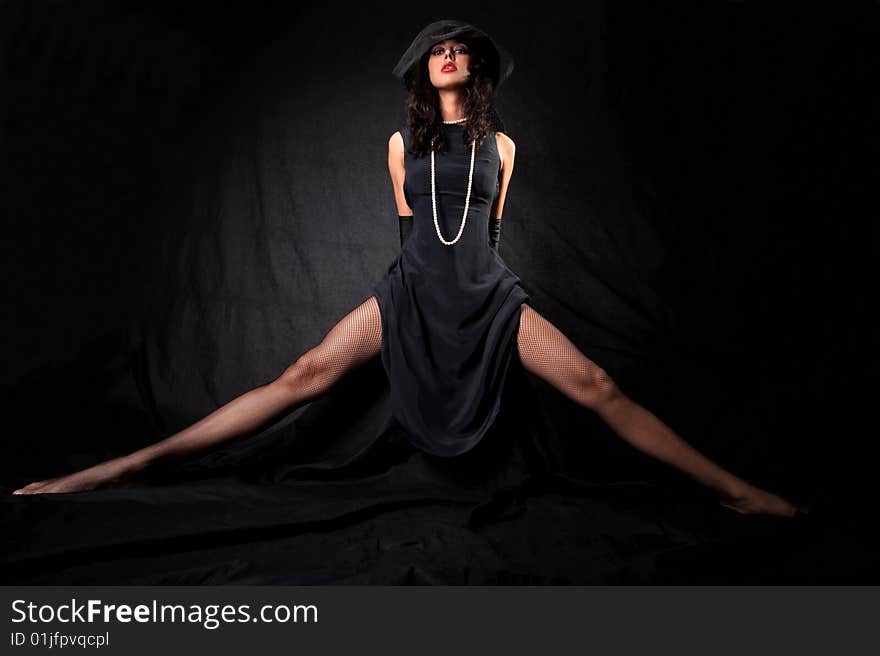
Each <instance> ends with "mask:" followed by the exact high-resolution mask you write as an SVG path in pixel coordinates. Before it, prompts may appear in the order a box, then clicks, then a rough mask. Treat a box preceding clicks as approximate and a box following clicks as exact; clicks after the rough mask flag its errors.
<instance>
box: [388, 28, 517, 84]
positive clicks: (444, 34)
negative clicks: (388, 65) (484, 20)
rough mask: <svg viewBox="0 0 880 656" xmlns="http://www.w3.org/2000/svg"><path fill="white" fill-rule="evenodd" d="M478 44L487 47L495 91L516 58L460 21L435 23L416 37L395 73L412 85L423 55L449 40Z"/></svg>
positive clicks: (486, 51)
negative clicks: (468, 40) (416, 68)
mask: <svg viewBox="0 0 880 656" xmlns="http://www.w3.org/2000/svg"><path fill="white" fill-rule="evenodd" d="M458 37H462V38H464V39H470V40H478V41H480V42H481V44H482V45H483V46H484V47H483V50H484V51H485V54H486V59H487V60H488V69H489V70H488V73H489V77H491V78H492V82H493V83H494V86H495V89H496V90H497V89H498V87H499V86H501V83H502V82H504V80H506V79H507V78H508V77H509V76H510V74H511V73H513V58H512V57H511V56H510V54H509V53H508V52H507V51H506V50H504V48H502V47H501V46H499V45H498V44H497V43H496V42H495V40H494V39H492V37H490V36H489V35H488V34H487V33H486V32H484V31H483V30H481V29H480V28H478V27H474V26H473V25H471V24H470V23H465V22H464V21H460V20H453V19H446V20H439V21H435V22H433V23H431V24H430V25H428V26H427V27H425V28H424V29H423V30H422V31H421V32H419V33H418V35H416V38H415V39H413V42H412V43H411V44H410V46H409V48H407V49H406V52H404V53H403V56H402V57H401V58H400V61H399V62H397V66H395V67H394V69H393V70H392V71H391V72H392V73H393V74H394V75H395V76H396V77H398V78H400V79H402V80H403V81H404V83H405V84H408V83H409V80H410V79H411V77H412V76H411V75H407V73H409V72H410V71H411V70H412V69H413V68H414V67H416V66H418V65H419V60H420V59H421V57H422V55H424V54H425V53H426V52H428V49H429V48H430V47H431V46H432V45H434V44H435V43H437V42H438V41H443V40H445V39H455V38H458Z"/></svg>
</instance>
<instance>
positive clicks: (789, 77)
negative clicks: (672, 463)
mask: <svg viewBox="0 0 880 656" xmlns="http://www.w3.org/2000/svg"><path fill="white" fill-rule="evenodd" d="M309 5H310V6H305V7H295V5H294V3H287V2H263V3H247V2H243V1H240V2H225V3H209V2H205V1H201V0H199V1H196V2H186V3H178V2H171V1H152V2H138V1H135V0H125V1H122V2H120V1H114V2H110V1H106V2H103V1H92V2H72V1H71V2H65V1H53V2H48V1H43V2H23V1H20V2H5V3H2V4H0V12H2V13H0V39H2V43H0V46H2V49H0V75H2V78H0V88H2V95H0V112H2V113H0V120H2V124H0V125H2V132H0V152H2V155H0V166H2V178H0V180H2V182H0V189H2V207H3V212H4V214H5V227H4V240H3V258H2V264H0V266H2V278H3V280H4V283H5V284H4V299H3V301H4V302H3V308H4V322H3V338H4V346H5V348H4V353H5V360H6V366H5V367H4V368H3V370H2V372H0V376H2V378H0V385H2V391H3V395H2V398H3V405H4V407H3V415H2V416H3V426H4V437H3V440H2V463H3V466H2V480H0V487H2V491H3V492H4V493H6V494H4V495H3V497H2V501H0V511H2V521H3V538H2V555H0V571H2V576H3V581H4V582H7V583H35V584H55V583H60V584H67V583H72V584H85V583H106V584H135V583H138V584H144V583H161V584H166V583H167V584H172V583H174V584H181V583H185V584H190V583H192V584H203V583H214V584H225V583H246V584H257V583H259V584H262V583H294V584H306V583H308V584H331V583H371V584H372V583H440V584H447V583H456V584H458V583H531V584H544V583H563V584H564V583H643V582H650V583H657V582H672V583H681V582H727V583H755V582H811V581H812V582H867V581H875V582H876V581H877V579H878V576H877V574H878V566H877V560H876V557H875V555H874V554H875V553H876V549H877V544H876V542H875V541H874V540H873V539H872V537H871V536H870V534H869V533H868V532H867V525H868V524H870V519H871V518H872V517H873V512H872V511H871V508H872V507H873V506H871V505H870V504H869V503H868V502H867V501H866V499H867V497H866V493H867V491H868V489H869V487H870V481H871V478H870V470H871V464H870V461H869V460H868V458H866V454H867V445H868V444H869V443H870V441H871V440H870V439H869V438H868V437H866V436H867V435H870V431H865V430H863V429H860V428H859V425H858V421H857V412H856V410H857V404H856V402H855V399H856V398H858V390H859V389H860V384H859V383H860V380H861V377H862V373H863V372H864V371H865V370H867V368H868V367H867V364H868V363H869V355H868V353H867V351H868V349H867V347H866V344H867V343H868V340H867V339H866V336H865V335H864V334H861V333H860V332H859V328H861V327H863V325H864V322H865V320H866V316H865V314H866V311H867V292H865V291H863V290H861V289H860V288H858V287H857V286H856V282H857V281H858V280H860V279H861V278H860V276H861V269H860V267H862V266H863V265H864V263H866V262H867V261H868V258H866V257H864V256H862V255H861V253H862V252H863V251H861V249H860V246H862V245H863V244H864V243H867V242H866V241H864V240H863V237H862V235H861V234H860V233H859V231H858V230H857V229H856V227H857V225H858V224H857V219H858V218H859V216H858V215H857V214H856V213H852V214H851V213H850V211H849V210H848V209H847V207H846V205H845V201H846V200H848V199H850V198H851V197H852V196H853V195H854V192H855V191H856V190H857V188H860V184H861V183H860V182H858V180H859V172H860V170H859V168H858V167H857V165H856V163H855V161H856V160H855V158H854V157H851V154H852V153H853V152H854V151H855V150H857V149H858V147H857V144H858V143H860V142H861V141H862V140H863V135H864V134H865V133H867V132H868V129H869V117H870V107H871V105H870V103H868V104H866V103H864V102H863V99H862V98H861V96H860V94H859V93H858V91H859V90H863V89H866V88H868V87H869V86H871V85H873V84H874V83H875V81H876V80H875V77H876V76H870V73H872V72H875V71H876V63H877V55H876V52H872V51H871V50H869V48H868V41H869V37H870V36H871V35H872V34H873V33H874V30H875V27H874V25H875V23H874V22H873V21H874V20H875V19H876V12H877V8H876V6H875V7H871V8H863V9H862V10H861V11H862V14H859V13H858V12H855V11H850V12H849V13H847V14H845V15H844V14H843V13H839V14H838V13H830V10H825V11H823V12H822V13H820V12H819V11H818V10H815V9H810V8H808V7H806V6H803V5H799V6H797V8H796V9H789V10H786V11H791V12H794V13H783V12H782V11H781V10H776V9H772V8H770V7H767V6H766V5H765V4H764V3H758V2H727V3H724V2H719V3H703V4H702V5H701V6H700V7H694V6H688V7H685V6H683V5H680V4H678V3H676V5H675V6H666V7H661V6H658V5H656V3H646V2H623V3H620V2H613V3H612V2H607V3H605V2H585V3H578V5H577V7H576V8H575V7H568V6H565V5H554V4H552V3H541V5H540V7H539V8H537V7H535V6H534V5H532V6H530V7H529V8H528V9H523V8H519V7H517V6H515V5H507V4H504V5H501V4H499V5H497V6H491V5H490V4H480V5H479V6H475V5H471V4H464V3H462V4H458V3H453V4H449V3H444V5H443V7H442V11H441V10H440V9H437V8H435V7H431V6H430V5H421V6H409V5H406V4H401V3H383V4H381V5H375V6H369V7H367V6H364V7H362V8H361V9H360V10H358V13H351V12H352V10H351V9H348V8H343V7H342V6H341V5H340V6H336V5H334V4H333V3H326V2H325V3H309ZM438 11H439V12H440V13H437V12H438ZM441 17H458V18H463V19H465V20H469V21H471V22H473V23H474V24H476V25H479V26H483V27H485V28H486V29H487V30H489V31H490V32H491V33H492V34H493V36H495V37H496V38H497V39H498V40H499V42H501V43H502V44H504V45H505V46H506V47H507V48H508V49H509V50H510V51H511V52H512V54H513V56H514V58H515V60H516V70H515V72H514V74H513V76H512V77H511V78H510V79H509V80H508V81H507V82H506V83H505V85H504V86H503V87H502V88H501V90H500V92H499V94H498V97H497V105H498V108H499V111H500V113H501V115H502V117H503V119H504V121H505V123H506V131H507V133H508V134H509V135H510V136H511V137H512V138H513V139H514V141H515V142H516V144H517V163H516V171H515V174H514V177H513V181H512V183H511V188H510V193H509V196H508V200H507V204H506V208H505V212H504V215H505V223H504V226H505V227H504V231H503V236H502V247H501V254H502V256H503V257H504V259H505V261H506V262H507V263H508V265H509V266H510V267H511V268H512V269H513V270H514V271H516V272H517V273H518V274H519V275H520V277H521V278H522V279H523V283H524V286H525V287H526V289H527V291H528V292H529V293H530V295H531V296H532V300H533V303H532V304H533V306H534V307H535V309H537V310H538V311H539V312H541V313H542V314H543V315H544V316H545V317H547V318H548V319H549V320H551V321H552V322H553V323H554V324H556V325H557V326H558V327H559V328H560V329H561V330H562V331H563V332H564V333H565V334H566V335H568V336H569V338H570V339H571V340H572V341H573V342H574V343H575V344H576V345H577V346H578V347H579V348H581V350H582V351H583V352H584V353H585V354H586V355H587V356H588V357H590V358H591V359H593V360H595V361H596V362H597V363H599V364H600V365H601V366H603V367H604V368H605V369H606V370H608V371H609V372H610V373H611V375H612V376H613V377H614V378H615V379H616V381H617V382H618V384H619V385H620V386H621V387H622V388H623V389H624V390H625V391H626V392H627V393H628V394H629V395H630V396H632V397H633V398H634V399H636V400H637V401H639V402H641V403H643V404H644V405H645V406H646V407H647V408H648V409H650V410H651V411H652V412H654V413H655V414H657V415H658V416H659V417H660V418H661V419H663V420H664V421H665V422H666V423H668V424H669V425H670V426H672V427H673V428H674V429H675V430H676V431H678V432H679V434H680V435H682V437H684V438H685V439H686V440H688V441H689V442H690V443H692V444H694V445H695V446H696V447H697V448H699V449H701V450H702V451H703V452H704V453H706V454H707V455H709V456H710V457H712V458H714V459H716V460H717V461H718V462H720V463H721V464H722V465H724V466H725V467H728V468H729V469H731V470H732V471H734V472H735V473H737V474H738V475H740V476H742V477H744V478H746V479H747V480H750V481H752V482H754V483H755V484H758V485H761V486H763V487H766V488H768V489H771V490H773V491H775V492H778V493H780V494H783V495H785V496H788V497H790V498H791V499H793V500H796V501H797V502H805V503H812V504H813V505H814V513H813V515H812V517H811V518H810V519H806V520H802V519H796V520H787V519H780V518H770V517H743V516H740V515H737V514H736V513H733V512H732V511H730V510H727V509H725V508H723V507H721V506H720V505H718V504H717V501H716V499H715V497H714V496H713V495H712V494H711V493H709V492H708V491H707V490H704V489H702V488H701V487H699V486H698V485H697V484H696V483H693V482H692V481H690V479H688V478H686V477H685V476H684V475H682V474H680V473H678V472H677V471H674V470H672V469H671V468H669V467H667V466H666V465H664V464H662V463H660V462H657V461H654V460H652V459H650V458H648V457H647V456H645V455H643V454H641V453H640V452H638V451H636V450H634V449H633V448H631V447H630V446H629V445H627V444H626V443H625V442H623V441H622V440H620V439H619V438H617V437H616V436H615V435H614V434H613V433H612V432H611V431H610V429H609V428H608V427H606V426H605V425H604V424H603V423H602V422H601V421H600V420H599V419H598V418H597V417H596V416H595V415H594V414H593V413H591V412H590V411H588V410H586V409H585V408H583V407H580V406H578V405H576V404H575V403H573V402H571V401H570V400H568V399H567V398H565V397H563V396H562V395H561V394H559V393H558V392H556V391H555V390H554V389H553V388H551V387H549V386H548V385H546V384H544V383H543V382H542V381H540V380H538V379H536V378H534V377H532V376H531V375H530V374H528V373H527V372H525V371H524V370H522V369H521V367H520V366H519V365H518V363H517V364H516V365H515V367H514V371H513V373H512V377H511V383H510V385H509V386H508V388H507V390H506V392H505V400H504V406H503V410H502V414H501V416H500V418H499V420H498V423H497V424H496V426H495V427H494V428H493V430H492V432H491V433H490V435H489V436H488V437H487V438H486V440H485V441H484V442H483V443H481V444H480V445H479V446H478V447H477V448H476V449H475V450H474V451H472V452H469V453H467V454H465V455H463V456H460V457H458V458H453V459H443V458H436V457H431V456H428V455H426V454H423V453H421V452H418V451H416V450H414V449H413V448H412V447H411V446H409V444H408V443H407V441H406V439H405V436H404V435H403V434H402V433H401V430H400V428H399V427H398V426H397V425H396V424H395V422H394V421H393V420H392V419H391V418H390V415H389V411H388V394H389V388H388V381H387V379H386V378H385V374H384V371H383V370H382V367H381V363H380V362H379V360H378V358H376V359H374V360H373V361H372V362H370V363H369V364H367V365H366V366H364V367H362V368H361V369H359V370H357V371H355V372H352V373H351V374H350V375H349V376H347V377H346V378H345V379H344V380H343V381H342V382H340V383H339V384H338V385H337V386H336V387H335V388H334V389H333V390H331V392H329V393H328V394H327V395H325V396H324V397H321V398H320V399H317V400H315V401H313V402H312V403H310V404H307V405H304V406H301V407H299V408H296V409H294V410H293V411H291V412H290V413H288V414H287V415H286V416H285V417H281V418H279V419H278V420H277V421H275V422H273V423H272V424H270V425H267V426H265V427H264V428H263V429H262V430H260V431H259V432H256V433H254V434H252V435H249V436H244V437H242V438H241V439H237V440H234V441H231V442H227V443H224V444H222V445H220V446H218V447H217V448H215V449H212V450H210V451H209V452H203V453H199V454H194V455H192V456H190V457H187V458H179V459H177V460H176V461H174V462H164V463H160V464H157V465H156V466H155V467H152V468H150V469H148V470H146V471H145V472H144V473H143V474H142V475H140V476H139V477H137V478H135V479H133V480H132V481H130V482H129V483H128V484H127V485H121V486H118V487H114V488H108V489H101V490H96V491H92V492H88V493H76V494H65V495H37V496H27V497H23V496H13V495H10V494H8V492H11V491H12V490H13V489H15V488H17V487H19V486H21V485H23V484H25V483H27V482H29V481H32V480H38V479H42V478H46V477H49V476H56V475H59V474H64V473H69V472H71V471H74V470H77V469H81V468H83V467H86V466H88V465H91V464H94V463H96V462H99V461H101V460H104V459H107V458H111V457H114V456H118V455H122V454H125V453H129V452H131V451H133V450H135V449H137V448H140V447H142V446H144V445H147V444H150V443H152V442H154V441H156V440H158V439H161V438H163V437H166V436H168V435H170V434H172V433H173V432H175V431H177V430H180V429H181V428H183V427H185V426H187V425H188V424H190V423H192V422H194V421H196V420H197V419H199V418H200V417H202V416H204V415H206V414H207V413H209V412H211V411H212V410H214V409H215V408H217V407H218V406H220V405H222V404H223V403H225V402H227V401H229V400H231V399H232V398H234V397H235V396H237V395H239V394H242V393H244V392H245V391H247V390H249V389H251V388H253V387H255V386H257V385H260V384H263V383H267V382H269V381H271V380H272V379H274V378H275V377H276V376H278V375H279V374H280V373H281V372H282V371H283V370H284V368H285V367H287V366H288V365H289V364H290V363H291V362H293V361H294V360H295V359H296V357H298V356H299V355H300V354H301V353H302V352H304V351H305V350H306V349H307V348H309V347H311V346H312V345H314V344H316V343H317V342H318V341H319V340H320V339H321V337H322V336H323V335H324V334H325V333H326V331H328V330H329V329H330V327H331V326H332V325H333V324H334V323H335V322H336V321H338V320H339V319H340V318H342V316H344V315H345V314H346V313H347V312H349V311H350V310H351V309H352V308H353V307H355V306H356V305H357V304H358V303H360V302H362V301H363V300H365V298H366V297H367V293H368V289H369V288H370V285H371V283H372V282H373V281H374V280H375V279H376V278H377V277H378V276H380V275H382V273H383V272H384V269H385V267H386V266H387V264H388V263H389V262H390V261H391V259H392V258H393V257H394V256H395V254H396V253H397V249H398V237H397V223H396V208H395V206H394V200H393V194H392V193H391V184H390V179H389V177H388V171H387V165H386V153H387V141H388V137H389V136H390V135H391V133H393V132H394V131H395V130H396V129H398V128H399V127H400V126H401V125H402V121H403V119H404V112H403V109H404V105H403V101H404V93H403V89H402V88H401V86H400V85H399V83H398V81H397V80H395V79H394V78H392V76H391V75H390V70H391V68H392V66H393V65H394V63H395V62H396V60H397V57H398V56H399V55H400V53H401V52H402V51H403V50H404V49H405V48H406V46H407V45H408V44H409V42H410V40H411V39H412V37H413V35H414V34H415V33H416V32H417V31H418V30H419V29H420V28H421V27H422V26H423V25H424V24H426V23H428V22H430V21H432V20H436V19H438V18H441Z"/></svg>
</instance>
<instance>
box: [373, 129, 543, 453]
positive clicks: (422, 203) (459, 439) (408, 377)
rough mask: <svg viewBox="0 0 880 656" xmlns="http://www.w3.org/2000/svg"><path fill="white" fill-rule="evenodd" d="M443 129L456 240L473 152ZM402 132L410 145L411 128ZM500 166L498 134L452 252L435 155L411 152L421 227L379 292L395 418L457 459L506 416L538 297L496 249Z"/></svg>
mask: <svg viewBox="0 0 880 656" xmlns="http://www.w3.org/2000/svg"><path fill="white" fill-rule="evenodd" d="M444 129H445V130H446V137H447V141H448V142H449V150H448V151H447V152H435V154H434V157H435V188H436V199H437V222H438V223H439V225H440V233H441V234H442V235H443V238H444V239H445V240H447V241H450V240H452V239H454V238H455V236H456V235H457V234H458V229H459V226H460V225H461V220H462V214H463V212H464V205H465V198H466V196H467V186H468V172H469V170H470V155H471V148H470V145H466V144H465V143H464V142H463V133H464V127H463V126H461V125H459V124H449V125H445V124H444ZM400 133H401V135H402V136H403V140H404V146H405V148H408V147H409V143H410V135H409V131H408V129H407V128H403V129H401V130H400ZM499 165H500V158H499V154H498V147H497V144H496V142H495V132H494V131H490V132H489V133H488V134H487V136H486V138H485V139H484V140H483V142H482V143H479V144H478V145H477V151H476V154H475V157H474V172H473V179H472V184H471V196H470V203H469V205H468V207H469V209H468V214H467V222H466V223H465V226H464V230H463V231H462V235H461V238H460V239H459V240H458V241H457V242H456V243H455V244H453V245H452V246H447V245H445V244H443V243H442V242H441V241H440V239H439V238H438V237H437V232H436V229H435V226H434V216H433V210H432V204H431V158H430V155H427V156H425V157H418V158H416V157H412V156H411V155H410V154H409V153H405V155H404V167H405V170H406V178H405V181H404V187H403V192H404V195H405V197H406V201H407V204H408V205H409V207H410V208H412V210H413V229H412V232H411V234H410V235H409V237H408V238H407V240H406V242H405V243H404V245H403V248H402V249H401V251H400V254H399V255H398V256H397V257H396V258H394V260H393V261H392V262H391V264H390V265H389V266H388V269H387V271H386V272H385V274H384V276H383V277H382V278H381V279H380V280H379V281H378V282H376V283H375V284H374V285H373V287H372V290H371V291H372V294H373V295H375V296H376V300H377V302H378V305H379V308H380V311H381V314H382V353H381V360H382V365H383V367H384V368H385V372H386V374H387V375H388V379H389V382H390V386H391V413H392V415H393V416H394V418H395V419H396V420H397V422H398V423H399V424H400V425H401V427H402V428H403V429H404V431H405V433H406V436H407V438H408V440H409V441H410V442H411V443H412V444H413V445H414V446H416V447H417V448H420V449H422V450H424V451H426V452H428V453H430V454H433V455H439V456H455V455H459V454H461V453H464V452H465V451H468V450H469V449H471V448H472V447H474V446H475V445H476V444H477V443H478V442H479V441H480V439H481V438H482V437H483V435H484V434H485V433H486V432H487V431H488V430H489V428H490V427H491V426H492V424H493V422H494V420H495V418H496V416H497V414H498V412H499V410H500V406H501V398H502V391H503V388H504V383H505V380H506V377H507V370H508V366H509V364H510V360H511V358H512V357H519V356H518V354H517V353H516V352H515V351H514V349H515V348H516V335H517V331H518V329H519V322H520V307H521V305H522V303H524V302H526V301H528V300H529V298H530V297H529V295H528V294H527V293H526V291H525V290H524V289H523V288H522V286H521V284H520V279H519V277H518V276H517V275H516V274H515V273H513V272H512V271H511V270H510V269H509V268H508V267H507V266H506V265H505V263H504V261H503V260H502V259H501V256H500V255H499V254H498V253H497V252H496V251H495V250H494V249H493V248H492V247H491V245H490V243H489V232H488V228H489V212H490V210H491V208H492V203H493V202H494V200H495V197H496V196H497V195H498V191H499V183H498V169H499Z"/></svg>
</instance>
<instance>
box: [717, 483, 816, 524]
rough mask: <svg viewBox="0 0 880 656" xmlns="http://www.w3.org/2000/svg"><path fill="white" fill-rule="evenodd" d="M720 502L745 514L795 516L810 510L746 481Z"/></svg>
mask: <svg viewBox="0 0 880 656" xmlns="http://www.w3.org/2000/svg"><path fill="white" fill-rule="evenodd" d="M719 503H720V504H721V505H722V506H724V507H725V508H730V509H731V510H735V511H736V512H738V513H740V514H743V515H760V514H765V515H779V516H782V517H794V515H795V513H797V512H804V513H806V512H808V511H807V510H806V509H805V508H799V507H798V506H795V505H794V504H793V503H790V502H789V501H786V500H785V499H783V498H782V497H780V496H778V495H776V494H772V493H771V492H767V491H766V490H762V489H761V488H758V487H755V486H754V485H749V484H748V483H746V484H745V485H744V486H743V487H741V488H740V489H738V490H737V491H736V492H734V493H732V494H729V495H726V496H723V497H722V498H721V500H720V501H719Z"/></svg>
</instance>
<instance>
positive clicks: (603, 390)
mask: <svg viewBox="0 0 880 656" xmlns="http://www.w3.org/2000/svg"><path fill="white" fill-rule="evenodd" d="M578 388H579V396H580V398H581V400H582V403H583V404H584V405H586V406H587V407H588V408H591V409H593V410H596V411H599V410H601V409H602V408H603V407H605V406H607V405H608V404H609V403H611V402H613V401H615V400H616V399H619V398H621V397H622V396H623V392H622V391H621V389H620V388H619V387H618V386H617V383H616V382H615V380H614V379H613V378H612V377H611V376H610V375H609V374H608V372H607V371H605V370H604V369H603V368H602V367H599V366H598V365H596V366H593V367H590V368H589V369H588V370H587V371H585V372H583V374H582V375H581V376H580V377H579V381H578Z"/></svg>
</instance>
